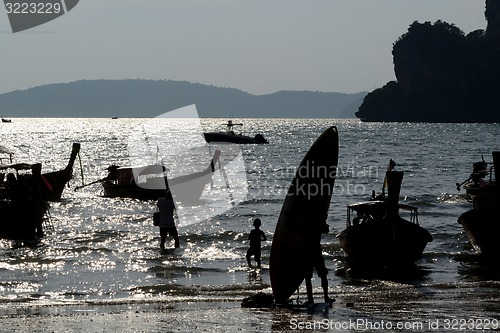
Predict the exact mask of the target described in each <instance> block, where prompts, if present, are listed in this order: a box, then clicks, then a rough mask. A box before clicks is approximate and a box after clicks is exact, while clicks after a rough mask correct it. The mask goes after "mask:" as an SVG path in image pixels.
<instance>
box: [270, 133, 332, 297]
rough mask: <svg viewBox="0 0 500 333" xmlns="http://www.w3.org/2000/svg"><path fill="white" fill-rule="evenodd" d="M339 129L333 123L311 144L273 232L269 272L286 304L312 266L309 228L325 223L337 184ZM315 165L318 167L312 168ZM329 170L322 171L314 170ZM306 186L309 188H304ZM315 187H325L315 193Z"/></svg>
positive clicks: (275, 291)
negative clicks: (332, 125) (309, 253)
mask: <svg viewBox="0 0 500 333" xmlns="http://www.w3.org/2000/svg"><path fill="white" fill-rule="evenodd" d="M337 161H338V132H337V128H335V127H330V128H328V129H327V130H326V131H324V132H323V134H322V135H321V136H320V137H319V138H318V139H317V140H316V142H315V143H314V144H313V145H312V146H311V148H310V149H309V151H308V152H307V154H306V156H305V157H304V159H303V160H302V162H301V163H300V165H299V167H298V169H297V173H296V175H295V178H294V179H293V181H292V183H291V186H290V188H289V190H288V193H287V196H286V198H285V201H284V202H283V207H282V209H281V213H280V216H279V219H278V223H277V224H276V230H275V233H274V236H273V243H272V247H271V255H270V261H269V271H270V272H269V273H270V277H271V286H272V289H273V295H274V299H275V302H276V303H277V304H285V303H287V301H288V298H289V297H290V296H291V295H292V294H293V293H294V292H295V291H296V290H297V289H298V288H299V286H300V285H301V283H302V281H303V280H304V278H305V275H306V273H307V271H308V269H310V260H311V258H309V257H308V252H309V250H308V248H307V246H308V244H310V243H311V239H309V238H308V237H311V236H310V235H309V233H307V232H305V231H306V230H308V228H317V227H319V225H320V224H321V225H322V224H323V223H325V221H326V217H327V213H328V208H329V206H330V200H331V196H332V192H333V187H334V184H335V176H336V167H337ZM311 167H313V168H314V170H310V168H311ZM318 170H327V171H328V172H327V173H325V174H323V173H318V172H313V171H318ZM304 189H305V190H304ZM313 189H322V190H320V191H317V192H316V193H312V191H313ZM318 245H319V244H318Z"/></svg>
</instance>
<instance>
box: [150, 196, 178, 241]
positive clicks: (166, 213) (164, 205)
mask: <svg viewBox="0 0 500 333" xmlns="http://www.w3.org/2000/svg"><path fill="white" fill-rule="evenodd" d="M156 206H157V207H158V210H159V211H160V237H161V240H160V248H161V249H162V250H163V249H165V241H166V240H167V236H169V235H170V236H172V237H173V238H174V241H175V244H174V246H175V248H178V247H179V233H178V232H177V228H176V226H175V220H174V217H175V215H176V213H175V212H176V210H175V204H174V200H173V198H172V193H170V191H167V192H166V193H165V196H164V197H163V198H160V199H158V202H157V203H156Z"/></svg>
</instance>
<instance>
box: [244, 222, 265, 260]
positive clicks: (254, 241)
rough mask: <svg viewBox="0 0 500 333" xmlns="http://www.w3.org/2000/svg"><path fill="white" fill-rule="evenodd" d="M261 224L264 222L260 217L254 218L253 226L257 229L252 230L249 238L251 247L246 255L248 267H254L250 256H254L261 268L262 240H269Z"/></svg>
mask: <svg viewBox="0 0 500 333" xmlns="http://www.w3.org/2000/svg"><path fill="white" fill-rule="evenodd" d="M261 225H262V222H261V221H260V219H259V218H256V219H255V220H253V226H254V227H255V229H253V230H251V231H250V235H249V236H248V239H249V240H250V248H249V249H248V250H247V255H246V258H247V263H248V267H252V264H251V261H250V257H251V256H254V259H255V262H256V263H257V267H259V268H260V242H261V241H265V240H267V238H266V234H264V232H263V231H262V230H260V226H261Z"/></svg>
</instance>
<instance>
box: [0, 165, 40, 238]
mask: <svg viewBox="0 0 500 333" xmlns="http://www.w3.org/2000/svg"><path fill="white" fill-rule="evenodd" d="M0 170H1V171H2V172H9V171H10V170H13V171H15V172H16V174H17V178H16V176H15V175H14V173H9V174H8V177H7V180H6V181H5V182H3V183H2V190H1V193H2V198H1V200H0V238H3V239H11V240H18V241H22V242H25V243H28V242H30V243H31V242H33V241H36V240H37V239H38V238H40V237H43V235H44V230H43V219H44V216H45V213H46V212H47V210H48V209H49V205H48V204H47V202H45V201H43V200H42V199H41V198H40V192H39V189H40V185H41V182H42V180H41V164H33V165H30V164H25V163H18V164H9V165H1V166H0ZM27 170H31V175H30V176H29V177H27V175H28V174H25V173H22V172H26V171H27Z"/></svg>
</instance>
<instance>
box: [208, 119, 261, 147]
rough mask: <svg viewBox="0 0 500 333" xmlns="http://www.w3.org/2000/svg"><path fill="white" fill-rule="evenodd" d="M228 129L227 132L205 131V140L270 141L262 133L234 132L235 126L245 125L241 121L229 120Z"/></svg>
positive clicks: (210, 141) (246, 142)
mask: <svg viewBox="0 0 500 333" xmlns="http://www.w3.org/2000/svg"><path fill="white" fill-rule="evenodd" d="M224 125H225V126H226V127H227V129H226V131H225V132H208V133H203V135H204V136H205V141H206V142H208V143H212V142H217V143H224V142H225V143H242V144H263V143H269V141H267V140H266V139H265V138H264V136H263V135H262V134H256V135H255V137H253V138H252V137H250V136H246V135H243V134H241V133H240V134H236V133H234V130H233V127H234V126H243V124H241V123H237V124H235V123H233V121H232V120H228V121H227V124H224Z"/></svg>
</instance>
